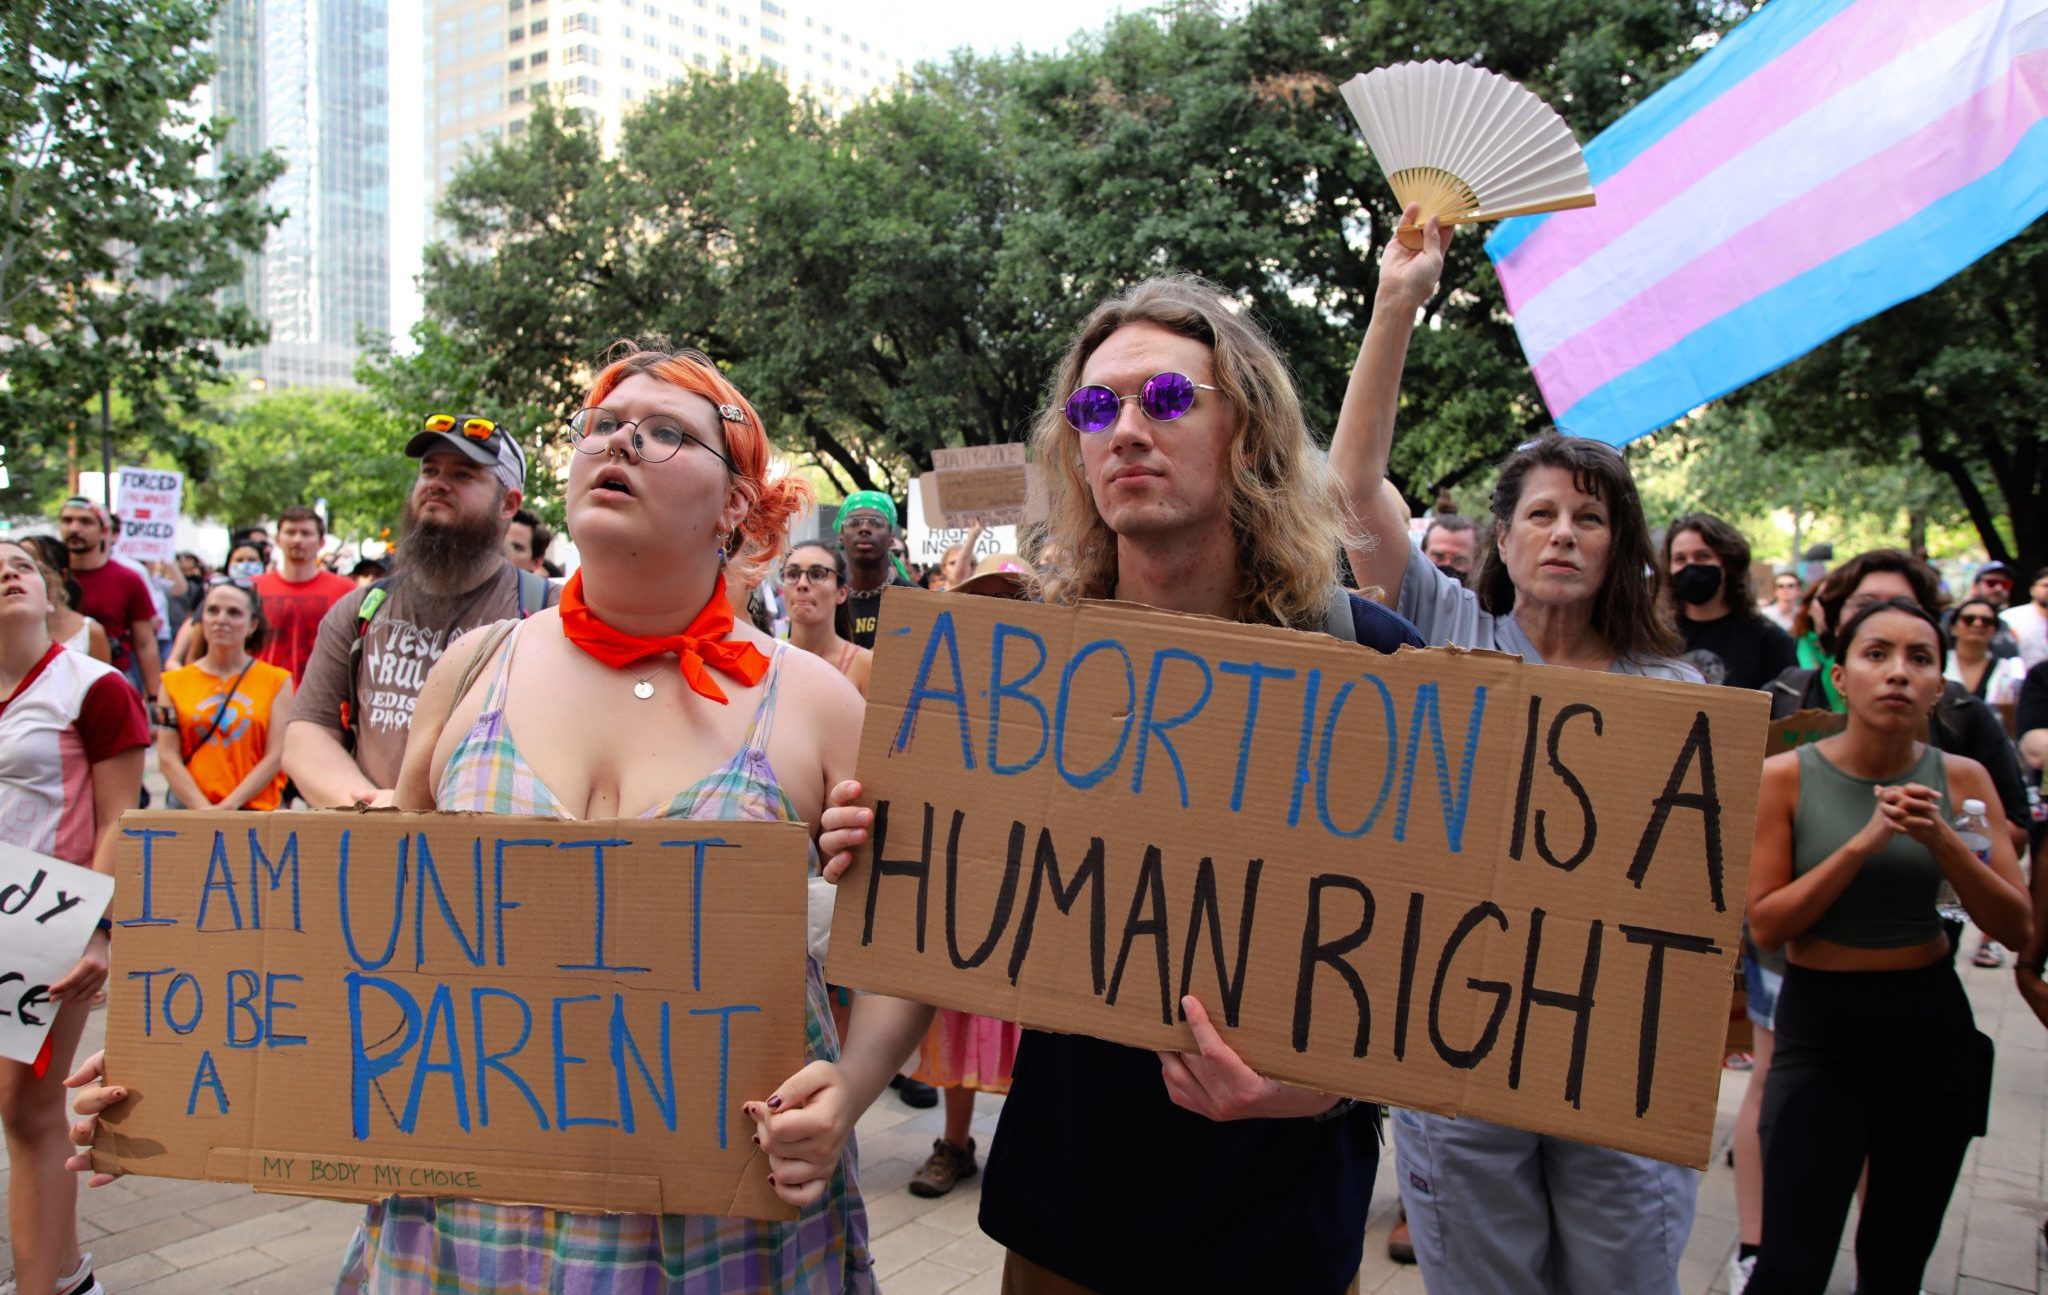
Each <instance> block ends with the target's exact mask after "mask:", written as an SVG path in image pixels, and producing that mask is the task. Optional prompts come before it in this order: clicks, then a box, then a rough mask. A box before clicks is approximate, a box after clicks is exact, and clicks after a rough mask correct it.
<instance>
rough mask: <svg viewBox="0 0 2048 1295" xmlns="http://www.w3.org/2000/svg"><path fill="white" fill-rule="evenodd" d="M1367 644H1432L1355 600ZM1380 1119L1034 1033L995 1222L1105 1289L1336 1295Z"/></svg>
mask: <svg viewBox="0 0 2048 1295" xmlns="http://www.w3.org/2000/svg"><path fill="white" fill-rule="evenodd" d="M1351 602H1352V626H1353V632H1354V635H1355V637H1356V638H1357V640H1358V641H1359V642H1360V643H1362V644H1364V645H1365V646H1366V647H1369V648H1372V649H1373V650H1374V651H1377V652H1393V651H1396V650H1397V649H1399V648H1400V647H1401V645H1402V644H1404V643H1405V644H1409V645H1412V646H1414V647H1421V646H1422V645H1423V644H1422V636H1421V635H1419V634H1417V633H1416V632H1415V627H1414V626H1412V625H1410V624H1409V623H1408V622H1407V621H1405V620H1403V619H1402V618H1401V617H1399V616H1397V615H1395V614H1394V613H1392V612H1390V611H1388V610H1386V609H1385V608H1383V607H1381V606H1379V605H1378V604H1376V603H1370V602H1366V601H1365V600H1363V599H1359V598H1356V597H1354V598H1353V599H1352V600H1351ZM1378 1168H1379V1117H1378V1112H1377V1111H1376V1109H1375V1108H1373V1107H1370V1106H1364V1105H1358V1106H1353V1107H1351V1108H1350V1109H1349V1110H1347V1111H1345V1112H1343V1113H1341V1114H1338V1115H1335V1116H1333V1117H1331V1118H1329V1119H1323V1120H1313V1119H1288V1120H1238V1121H1235V1122H1232V1123H1225V1124H1219V1123H1217V1122H1215V1121H1212V1120H1208V1119H1205V1118H1203V1117H1202V1116H1200V1115H1197V1114H1195V1113H1194V1112H1193V1111H1188V1110H1183V1109H1182V1108H1180V1107H1178V1106H1175V1105H1174V1104H1173V1099H1172V1098H1171V1097H1169V1096H1167V1092H1166V1082H1165V1080H1164V1079H1162V1078H1161V1077H1160V1073H1159V1058H1158V1056H1157V1055H1156V1054H1154V1053H1152V1052H1148V1051H1145V1050H1144V1049H1141V1048H1127V1047H1123V1046H1120V1045H1118V1044H1114V1043H1104V1042H1103V1041H1101V1040H1100V1039H1090V1038H1084V1037H1082V1036H1080V1035H1073V1034H1050V1033H1045V1032H1042V1031H1039V1030H1026V1031H1024V1039H1023V1042H1022V1044H1020V1045H1019V1047H1018V1050H1017V1065H1016V1070H1015V1074H1014V1076H1013V1079H1012V1082H1011V1085H1010V1095H1009V1097H1008V1098H1006V1099H1005V1100H1004V1103H1003V1115H1002V1121H1001V1123H999V1124H998V1125H997V1126H996V1136H995V1141H994V1143H993V1145H991V1146H990V1148H989V1153H988V1170H987V1173H986V1175H985V1176H984V1178H983V1180H982V1188H981V1228H982V1231H984V1232H986V1233H988V1235H989V1236H990V1237H992V1238H994V1239H995V1240H996V1241H997V1242H998V1243H999V1244H1001V1245H1003V1246H1006V1247H1007V1248H1009V1249H1011V1250H1014V1251H1016V1252H1017V1253H1018V1254H1020V1255H1022V1256H1024V1257H1025V1258H1026V1259H1029V1260H1031V1261H1032V1262H1033V1263H1035V1264H1038V1265H1039V1266H1040V1267H1043V1268H1047V1269H1050V1270H1051V1271H1052V1272H1054V1273H1057V1274H1058V1275H1060V1276H1061V1277H1064V1278H1066V1279H1067V1280H1068V1281H1071V1282H1078V1283H1080V1284H1081V1285H1082V1286H1085V1287H1087V1288H1088V1289H1089V1290H1092V1291H1097V1292H1100V1295H1153V1292H1158V1291H1173V1292H1176V1293H1177V1295H1180V1293H1192V1295H1201V1293H1202V1292H1209V1291H1215V1292H1230V1295H1241V1293H1242V1292H1246V1291H1285V1292H1288V1295H1336V1292H1338V1291H1342V1290H1344V1289H1345V1288H1346V1287H1347V1286H1348V1285H1350V1283H1351V1279H1352V1278H1353V1277H1355V1276H1356V1275H1357V1273H1358V1266H1359V1263H1360V1262H1361V1260H1362V1259H1363V1258H1364V1250H1365V1219H1366V1212H1367V1209H1368V1207H1369V1206H1370V1205H1371V1204H1372V1180H1373V1174H1374V1173H1375V1172H1376V1171H1377V1170H1378Z"/></svg>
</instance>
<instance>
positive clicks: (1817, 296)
mask: <svg viewBox="0 0 2048 1295" xmlns="http://www.w3.org/2000/svg"><path fill="white" fill-rule="evenodd" d="M2044 211H2048V121H2040V122H2036V123H2035V124H2034V126H2033V127H2032V128H2031V129H2029V130H2028V131H2027V133H2026V134H2025V135H2023V136H2021V137H2020V141H2019V143H2018V145H2017V146H2015V147H2014V149H2013V151H2012V154H2011V156H2009V157H2008V158H2007V159H2006V160H2005V162H2004V163H2003V164H2001V165H2000V166H1999V167H1998V168H1997V169H1996V170H1994V171H1992V172H1990V173H1989V174H1987V175H1985V176H1983V177H1982V178H1981V179H1978V180H1976V181H1974V182H1972V183H1970V184H1968V185H1965V186H1964V187H1962V188H1960V189H1957V190H1955V191H1954V192H1953V193H1950V194H1948V195H1946V196H1945V197H1942V198H1940V199H1939V200H1937V201H1935V202H1933V203H1930V204H1929V205H1928V206H1926V207H1923V208H1922V209H1921V210H1920V211H1918V212H1916V213H1915V214H1913V215H1912V216H1910V217H1908V218H1907V219H1905V220H1903V221H1901V222H1899V223H1898V224H1897V225H1894V226H1892V228H1890V229H1888V230H1886V231H1885V232H1884V233H1882V234H1880V235H1878V236H1877V237H1876V238H1872V239H1870V240H1868V241H1866V242H1863V243H1859V244H1858V245H1856V246H1855V247H1853V248H1850V249H1849V250H1848V251H1846V252H1844V253H1842V254H1841V255H1840V256H1837V257H1835V258H1834V259H1833V260H1831V261H1828V262H1827V263H1826V264H1824V265H1818V266H1815V267H1814V268H1813V269H1811V270H1808V271H1807V272H1806V273H1805V274H1802V275H1800V276H1799V277H1798V278H1796V279H1793V280H1791V281H1789V282H1787V283H1783V284H1780V285H1779V286H1778V287H1776V288H1773V289H1772V290H1771V291H1769V292H1766V293H1764V294H1763V295H1761V296H1759V297H1757V298H1755V299H1754V300H1752V301H1749V302H1746V303H1744V304H1743V305H1741V306H1738V307H1737V308H1735V309H1734V310H1731V311H1729V312H1728V313H1727V314H1725V315H1723V316H1721V317H1720V318H1719V319H1716V320H1714V321H1713V322H1712V323H1709V324H1706V325H1703V326H1702V327H1700V328H1698V329H1696V330H1694V331H1693V332H1692V333H1690V334H1689V335H1687V336H1686V338H1685V339H1684V340H1683V341H1680V342H1679V343H1678V344H1677V345H1675V346H1673V347H1671V348H1670V349H1668V350H1666V351H1663V352H1662V353H1660V354H1658V355H1657V356H1655V357H1654V358H1652V359H1649V360H1646V361H1644V362H1643V363H1641V364H1639V365H1637V366H1636V367H1635V368H1633V369H1630V370H1629V371H1628V372H1626V373H1623V374H1621V375H1619V376H1618V377H1616V378H1615V379H1614V380H1613V381H1611V382H1608V383H1606V384H1605V385H1603V386H1601V387H1599V388H1597V389H1596V390H1594V391H1591V392H1588V393H1587V394H1586V395H1585V396H1584V397H1583V398H1581V399H1580V400H1579V402H1578V403H1577V404H1574V405H1573V406H1572V407H1571V408H1570V409H1567V410H1565V411H1564V413H1563V414H1562V415H1560V416H1559V417H1558V419H1557V425H1558V426H1559V427H1561V428H1564V429H1565V430H1567V431H1569V432H1571V433H1573V434H1574V435H1577V436H1589V437H1592V438H1593V439H1595V440H1601V441H1606V442H1607V443H1608V444H1610V445H1625V444H1627V443H1628V442H1629V441H1632V440H1634V439H1635V438H1636V437H1638V436H1642V435H1644V434H1646V433H1649V432H1653V431H1656V430H1657V429H1658V428H1661V427H1664V426H1666V425H1668V424H1670V423H1672V422H1674V421H1675V420H1677V419H1678V418H1680V417H1682V416H1684V415H1685V414H1686V413H1687V412H1688V411H1690V410H1692V409H1695V408H1697V407H1698V406H1700V405H1703V404H1705V403H1706V402H1707V401H1709V400H1712V399H1714V398H1715V397H1717V396H1722V395H1726V394H1727V393H1728V392H1730V391H1733V390H1734V389H1735V388H1737V387H1739V386H1742V385H1743V384H1744V383H1747V382H1751V381H1754V380H1755V379H1757V378H1759V377H1762V376H1763V375H1764V374H1766V373H1769V372H1771V371H1772V370H1773V369H1776V368H1779V367H1780V366H1782V365H1785V364H1789V363H1791V362H1792V361H1793V360H1795V359H1798V358H1799V357H1800V356H1802V355H1804V354H1806V353H1807V352H1808V351H1811V350H1813V349H1814V348H1815V347H1817V346H1819V345H1820V344H1821V343H1823V342H1825V341H1827V340H1828V339H1829V338H1831V337H1833V336H1835V335H1836V334H1837V333H1840V332H1842V331H1843V330H1845V329H1848V328H1850V327H1853V326H1854V325H1856V324H1859V323H1861V322H1863V321H1864V320H1866V319H1868V318H1870V317H1871V316H1872V315H1875V314H1877V313H1878V312H1879V311H1882V310H1885V309H1887V308H1889V307H1891V306H1895V305H1897V304H1898V303H1899V302H1902V301H1905V300H1906V299H1907V298H1909V297H1917V296H1919V295H1920V294H1921V293H1923V292H1926V291H1928V290H1929V289H1932V288H1934V287H1936V286H1938V285H1939V284H1940V283H1942V282H1943V281H1944V280H1946V279H1948V278H1950V277H1951V276H1953V275H1955V274H1957V273H1960V272H1961V271H1962V270H1964V269H1966V268H1968V267H1969V266H1970V265H1971V264H1972V263H1973V262H1975V261H1977V260H1978V259H1979V258H1981V257H1982V256H1984V255H1985V254H1986V253H1987V252H1990V251H1991V250H1992V249H1993V248H1995V247H1997V246H1998V245H1999V244H2001V243H2003V242H2005V241H2006V240H2007V239H2009V238H2012V237H2013V236H2014V235H2016V234H2018V233H2019V232H2020V231H2022V230H2024V229H2025V228H2026V227H2027V226H2028V225H2030V224H2032V223H2033V221H2034V220H2035V219H2036V218H2038V217H2039V216H2040V215H2041V214H2042V213H2043V212H2044ZM1737 255H1739V253H1737Z"/></svg>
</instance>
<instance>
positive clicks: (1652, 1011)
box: [1621, 924, 1721, 1119]
mask: <svg viewBox="0 0 2048 1295" xmlns="http://www.w3.org/2000/svg"><path fill="white" fill-rule="evenodd" d="M1621 933H1622V934H1623V935H1625V936H1627V937H1628V942H1629V943H1630V944H1647V945H1649V946H1650V966H1649V970H1648V971H1646V972H1644V974H1643V1028H1642V1033H1641V1035H1640V1036H1639V1041H1638V1043H1637V1046H1636V1118H1637V1119H1641V1118H1642V1117H1643V1116H1644V1115H1645V1114H1647V1113H1648V1112H1649V1109H1650V1088H1651V1086H1652V1084H1653V1082H1654V1081H1655V1079H1656V1077H1657V1020H1658V1016H1659V1015H1660V1014H1661V1013H1662V1011H1663V1009H1664V950H1666V949H1676V950H1678V951H1679V952H1680V953H1704V954H1707V955H1709V956H1712V955H1714V954H1718V953H1720V952H1721V950H1720V948H1719V947H1718V946H1716V945H1715V943H1714V942H1713V940H1711V939H1710V938H1708V937H1707V936H1704V935H1681V934H1679V933H1678V932H1676V931H1659V930H1657V929H1655V928H1654V927H1648V926H1629V925H1626V924H1624V925H1623V926H1622V928H1621Z"/></svg>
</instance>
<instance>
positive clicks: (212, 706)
mask: <svg viewBox="0 0 2048 1295" xmlns="http://www.w3.org/2000/svg"><path fill="white" fill-rule="evenodd" d="M291 678H292V673H291V671H289V670H286V669H284V668H282V667H280V666H274V665H271V664H270V663H269V662H267V661H252V662H250V664H249V671H248V673H247V674H245V675H243V676H242V681H241V683H240V684H239V685H237V686H236V687H235V690H234V695H233V696H229V695H228V687H229V685H230V684H233V683H234V679H233V678H232V676H231V677H229V678H225V679H223V678H222V677H220V676H219V675H216V674H213V673H212V672H210V671H208V670H204V669H202V668H200V667H199V666H196V665H188V666H184V667H182V668H180V669H177V670H172V671H168V672H167V673H165V675H164V690H165V691H166V692H168V693H169V694H170V695H171V705H172V706H174V707H176V708H177V711H178V741H179V745H180V746H181V747H182V748H183V750H184V752H185V768H186V769H188V770H189V771H190V772H191V774H192V781H194V782H196V783H198V784H199V790H201V791H203V792H205V793H206V795H207V797H208V799H210V800H216V801H217V800H219V799H220V798H221V797H223V796H225V795H227V794H228V793H229V792H231V791H233V790H234V789H235V788H236V786H237V785H239V784H240V783H241V781H242V779H244V778H246V777H248V776H249V771H250V770H251V769H254V768H255V767H256V766H257V765H259V764H261V763H262V762H263V753H264V751H265V750H266V749H268V746H269V743H270V706H271V703H272V702H274V701H276V700H277V693H278V689H280V688H282V687H283V686H284V685H285V684H287V683H290V682H291ZM223 707H225V708H226V712H227V713H226V714H225V715H222V716H221V721H220V724H219V725H218V726H216V725H215V724H214V722H213V721H214V716H215V715H216V714H219V713H220V712H221V710H222V708H223ZM209 729H211V730H212V732H211V734H208V732H207V731H208V730H209ZM201 737H205V739H206V740H205V741H203V742H202V741H201V740H200V739H201ZM283 791H284V774H283V772H281V771H280V772H279V773H278V775H277V777H276V778H275V779H273V780H272V781H271V784H270V785H269V786H268V787H265V788H264V789H263V790H262V791H260V792H258V793H256V794H255V795H254V796H252V797H250V798H249V803H248V804H247V805H246V806H244V808H246V809H252V810H270V809H276V808H277V807H278V804H279V802H280V801H281V800H282V796H283Z"/></svg>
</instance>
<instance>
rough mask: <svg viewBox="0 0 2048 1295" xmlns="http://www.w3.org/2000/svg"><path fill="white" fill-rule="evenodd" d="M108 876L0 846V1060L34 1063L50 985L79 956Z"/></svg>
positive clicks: (46, 1020) (47, 1021)
mask: <svg viewBox="0 0 2048 1295" xmlns="http://www.w3.org/2000/svg"><path fill="white" fill-rule="evenodd" d="M113 895H114V879H113V878H112V877H109V876H107V875H106V874H105V873H101V872H94V871H93V870H92V869H90V868H81V867H79V866H78V865H77V864H72V863H66V862H64V861H63V860H62V859H52V858H51V857H50V856H48V855H46V854H37V853H36V852H35V851H33V850H24V849H22V848H21V847H19V846H14V845H8V844H6V843H5V842H0V1057H6V1058H7V1059H8V1060H9V1061H19V1062H21V1063H22V1064H23V1065H25V1066H26V1065H33V1064H34V1063H35V1059H36V1054H37V1053H39V1052H41V1051H42V1050H43V1040H44V1039H45V1038H47V1037H49V1033H50V1026H51V1024H52V1023H53V1022H55V1020H56V1019H57V1007H56V1005H55V1004H53V1003H51V1002H50V986H51V985H53V984H55V983H57V982H58V981H59V980H61V979H63V978H64V975H65V973H66V972H68V971H70V970H71V968H72V967H74V966H76V965H77V963H78V958H79V955H80V954H82V953H84V952H85V943H86V941H87V940H90V939H91V938H92V932H93V928H94V927H95V926H97V925H99V920H100V914H102V913H104V912H106V911H107V901H108V900H109V899H111V898H113Z"/></svg>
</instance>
